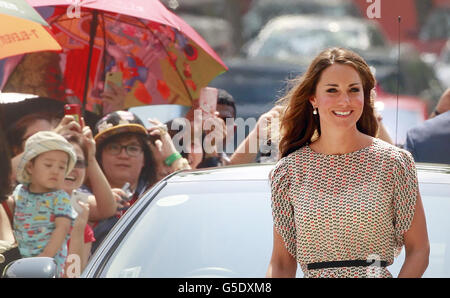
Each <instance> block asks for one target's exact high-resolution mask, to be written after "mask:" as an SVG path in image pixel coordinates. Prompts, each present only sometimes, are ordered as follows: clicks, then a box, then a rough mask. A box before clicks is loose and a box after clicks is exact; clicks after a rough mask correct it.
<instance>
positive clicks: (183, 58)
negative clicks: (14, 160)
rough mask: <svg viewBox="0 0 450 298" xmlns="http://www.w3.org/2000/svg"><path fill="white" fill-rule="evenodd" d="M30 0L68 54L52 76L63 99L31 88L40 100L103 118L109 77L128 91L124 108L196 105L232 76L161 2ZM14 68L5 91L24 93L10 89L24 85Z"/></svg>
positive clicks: (53, 67) (0, 71)
mask: <svg viewBox="0 0 450 298" xmlns="http://www.w3.org/2000/svg"><path fill="white" fill-rule="evenodd" d="M27 1H28V3H29V4H31V5H32V6H33V7H35V8H36V10H37V11H38V12H39V13H40V14H41V15H42V16H43V17H44V19H45V20H46V21H47V22H48V23H49V25H50V26H51V29H52V33H53V35H54V36H55V38H56V40H57V41H58V42H59V43H60V44H61V46H62V48H63V51H62V53H61V54H59V57H58V59H57V61H53V62H52V63H53V64H52V63H49V64H50V65H51V66H49V70H48V71H47V72H46V74H48V75H49V76H50V75H52V78H51V79H48V80H47V81H48V82H49V84H50V83H52V84H53V86H57V87H58V88H52V89H53V90H55V89H58V90H56V91H57V92H56V91H55V92H56V93H58V92H59V93H58V94H57V95H55V96H50V95H49V94H39V93H38V92H36V90H33V93H34V94H37V95H41V96H48V97H53V98H55V97H56V98H57V99H60V100H63V101H68V100H69V98H70V101H74V99H78V100H79V101H80V102H82V103H83V107H84V106H85V105H86V109H87V110H90V111H94V112H98V113H100V112H101V105H102V99H101V97H100V96H99V94H100V93H101V92H102V91H103V88H104V87H105V84H107V83H105V81H106V82H107V81H108V80H107V79H106V76H108V78H111V80H112V81H113V82H114V83H115V84H116V85H120V86H122V87H124V88H125V90H126V91H127V96H126V101H125V107H126V108H129V107H132V106H138V105H147V104H181V105H191V104H192V102H193V101H194V100H196V99H198V97H199V94H200V93H199V92H200V89H201V87H204V86H207V85H208V83H209V82H210V81H211V80H212V79H213V78H214V77H216V76H217V75H219V74H220V73H222V72H224V71H226V70H227V67H226V66H225V64H224V63H223V61H222V60H221V59H220V57H219V56H218V55H217V54H216V53H215V52H214V50H213V49H212V48H211V47H210V46H209V45H208V44H207V43H206V41H205V40H204V39H203V38H202V37H201V36H200V35H199V34H197V33H196V32H195V30H194V29H192V28H191V27H190V26H189V25H188V24H187V23H186V22H184V21H183V20H182V19H181V18H179V17H178V16H176V15H175V14H173V13H172V12H170V11H169V10H167V9H166V8H165V7H164V5H163V4H161V3H160V2H159V1H158V0H82V1H80V0H27ZM16 60H18V59H16ZM11 64H12V65H13V66H14V65H17V64H18V61H11V63H9V64H8V63H5V64H4V65H3V69H2V64H1V63H0V87H3V86H9V89H8V90H7V91H10V92H19V91H20V92H26V91H27V90H11V85H12V87H13V88H20V86H22V85H23V84H24V82H23V80H20V79H16V81H14V80H13V79H11V80H12V82H8V79H9V78H10V74H11V73H12V71H11V70H14V69H15V68H14V67H12V66H11ZM19 64H20V63H19ZM22 68H24V67H22ZM8 70H9V71H8ZM107 74H108V75H107ZM2 75H3V80H2ZM15 75H16V76H18V75H17V74H15ZM55 78H56V79H55ZM59 80H60V81H59ZM14 84H15V85H14ZM25 85H26V84H25ZM43 92H44V91H43Z"/></svg>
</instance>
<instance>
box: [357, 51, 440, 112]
mask: <svg viewBox="0 0 450 298" xmlns="http://www.w3.org/2000/svg"><path fill="white" fill-rule="evenodd" d="M359 54H360V55H361V56H362V57H363V58H364V59H365V60H366V62H367V63H368V64H369V65H370V66H373V68H374V72H375V77H376V79H377V82H378V85H379V87H380V88H381V90H383V91H384V92H386V93H390V94H397V93H398V94H399V95H400V96H407V97H416V98H418V99H420V100H421V101H423V102H425V103H426V105H427V109H428V111H430V112H431V111H432V110H433V109H434V107H435V106H436V104H437V102H438V100H439V98H440V97H441V95H442V93H443V92H444V90H445V89H444V88H443V87H442V85H441V83H440V82H439V79H438V78H437V75H436V72H435V70H434V69H433V67H432V66H430V65H428V64H427V63H425V62H424V61H423V60H422V58H421V57H420V55H419V54H418V53H417V52H416V51H415V50H414V51H406V49H405V50H402V52H401V53H400V61H398V58H397V56H398V53H397V51H396V50H395V49H393V51H391V54H388V53H386V52H385V51H370V52H367V51H363V52H359ZM397 89H398V90H397Z"/></svg>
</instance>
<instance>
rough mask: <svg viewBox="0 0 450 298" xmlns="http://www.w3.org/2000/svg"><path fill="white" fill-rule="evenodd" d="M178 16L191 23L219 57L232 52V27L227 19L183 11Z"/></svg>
mask: <svg viewBox="0 0 450 298" xmlns="http://www.w3.org/2000/svg"><path fill="white" fill-rule="evenodd" d="M179 16H180V17H181V18H182V19H183V20H184V21H185V22H186V23H188V24H189V25H191V26H192V28H194V29H195V31H197V32H198V34H200V35H201V36H202V37H203V38H204V39H205V40H206V42H208V44H209V45H210V46H211V48H213V49H214V51H215V52H216V53H217V54H218V55H219V56H220V57H222V58H223V57H229V56H231V55H232V54H233V53H234V51H235V49H234V45H233V28H232V26H231V24H230V22H229V21H227V20H225V19H223V18H218V17H209V16H199V15H193V14H185V13H181V14H179Z"/></svg>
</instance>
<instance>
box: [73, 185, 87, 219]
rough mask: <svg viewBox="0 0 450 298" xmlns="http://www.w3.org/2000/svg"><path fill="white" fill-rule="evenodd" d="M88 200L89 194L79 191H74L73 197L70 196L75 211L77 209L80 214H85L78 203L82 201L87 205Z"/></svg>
mask: <svg viewBox="0 0 450 298" xmlns="http://www.w3.org/2000/svg"><path fill="white" fill-rule="evenodd" d="M88 198H89V194H87V193H85V192H81V191H78V190H73V191H72V195H71V196H70V204H71V205H72V207H73V209H75V211H76V212H77V213H78V214H80V213H82V212H83V208H81V206H80V204H78V202H79V201H81V202H83V203H87V202H88Z"/></svg>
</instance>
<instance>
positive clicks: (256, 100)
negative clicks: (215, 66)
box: [210, 58, 305, 119]
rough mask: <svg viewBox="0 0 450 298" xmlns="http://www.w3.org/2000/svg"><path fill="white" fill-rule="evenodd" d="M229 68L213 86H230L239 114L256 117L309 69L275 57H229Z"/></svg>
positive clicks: (213, 82)
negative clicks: (291, 82)
mask: <svg viewBox="0 0 450 298" xmlns="http://www.w3.org/2000/svg"><path fill="white" fill-rule="evenodd" d="M224 63H225V64H226V65H227V66H228V71H227V72H225V73H223V74H221V75H219V76H217V77H216V78H215V79H214V80H213V81H212V82H211V83H210V86H213V87H217V88H222V89H225V90H227V91H228V92H229V93H230V94H231V95H232V96H233V97H234V100H235V102H236V112H237V117H238V118H244V119H248V118H255V119H258V118H259V116H260V115H261V114H263V113H265V112H267V111H269V110H270V109H271V108H272V107H273V105H274V103H275V102H276V101H277V100H278V99H279V98H280V97H282V96H283V95H284V93H285V91H286V88H287V87H288V81H289V80H290V79H293V78H295V77H296V76H297V75H299V74H301V73H303V72H304V70H305V66H303V65H300V64H295V63H287V62H282V61H273V60H271V59H242V58H233V59H228V60H227V59H225V61H224Z"/></svg>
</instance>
